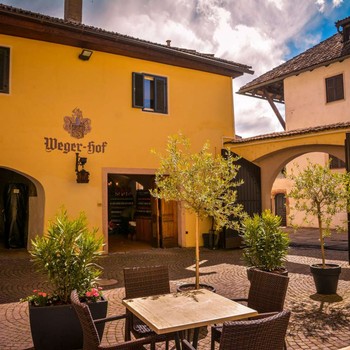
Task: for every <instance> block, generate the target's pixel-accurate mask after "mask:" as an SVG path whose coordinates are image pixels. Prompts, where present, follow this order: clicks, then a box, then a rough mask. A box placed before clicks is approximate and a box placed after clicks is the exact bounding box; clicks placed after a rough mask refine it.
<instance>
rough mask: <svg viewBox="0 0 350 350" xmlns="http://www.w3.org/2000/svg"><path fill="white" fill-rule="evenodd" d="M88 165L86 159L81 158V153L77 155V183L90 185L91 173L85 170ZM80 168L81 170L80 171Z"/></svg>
mask: <svg viewBox="0 0 350 350" xmlns="http://www.w3.org/2000/svg"><path fill="white" fill-rule="evenodd" d="M86 163H87V158H86V157H79V153H75V173H76V174H77V183H78V184H79V183H80V184H81V183H88V182H89V175H90V173H89V172H88V171H86V170H85V169H84V165H85V164H86ZM79 167H81V169H80V170H79Z"/></svg>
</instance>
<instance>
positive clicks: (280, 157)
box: [253, 144, 345, 209]
mask: <svg viewBox="0 0 350 350" xmlns="http://www.w3.org/2000/svg"><path fill="white" fill-rule="evenodd" d="M310 152H323V153H329V154H332V155H333V156H335V157H337V158H339V159H341V160H343V161H345V149H344V146H338V145H327V144H323V145H301V146H295V147H288V148H284V149H281V150H279V151H275V152H272V153H270V154H267V155H265V156H263V157H261V158H259V159H255V160H254V161H253V162H254V163H255V164H256V165H258V166H259V167H260V170H261V199H262V208H263V209H272V203H271V190H272V186H273V183H274V181H275V179H276V177H277V175H278V173H279V172H280V171H281V170H282V169H283V167H284V166H285V165H286V164H288V163H289V162H291V161H292V160H293V159H295V158H297V157H299V156H301V155H303V154H306V153H310Z"/></svg>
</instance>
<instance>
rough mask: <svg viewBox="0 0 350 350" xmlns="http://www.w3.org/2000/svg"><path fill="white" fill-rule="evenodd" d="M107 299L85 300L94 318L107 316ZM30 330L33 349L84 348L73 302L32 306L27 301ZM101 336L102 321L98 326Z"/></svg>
mask: <svg viewBox="0 0 350 350" xmlns="http://www.w3.org/2000/svg"><path fill="white" fill-rule="evenodd" d="M107 304H108V301H107V300H102V301H99V302H96V303H88V306H89V309H90V312H91V314H92V317H93V318H94V319H98V318H104V317H106V315H107ZM29 321H30V329H31V332H32V338H33V343H34V348H35V350H73V349H81V348H82V347H83V331H82V329H81V326H80V322H79V319H78V316H77V314H76V312H75V310H74V308H73V306H72V305H70V304H68V305H54V306H40V307H38V306H32V305H30V304H29ZM97 330H98V333H99V335H100V338H101V337H102V335H103V330H104V324H99V325H97Z"/></svg>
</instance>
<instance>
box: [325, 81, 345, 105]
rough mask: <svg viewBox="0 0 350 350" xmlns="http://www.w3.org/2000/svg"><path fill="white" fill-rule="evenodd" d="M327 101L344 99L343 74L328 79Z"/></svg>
mask: <svg viewBox="0 0 350 350" xmlns="http://www.w3.org/2000/svg"><path fill="white" fill-rule="evenodd" d="M326 94H327V103H328V102H333V101H338V100H342V99H344V86H343V74H339V75H336V76H334V77H331V78H327V79H326Z"/></svg>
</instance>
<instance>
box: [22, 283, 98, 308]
mask: <svg viewBox="0 0 350 350" xmlns="http://www.w3.org/2000/svg"><path fill="white" fill-rule="evenodd" d="M102 295H103V293H102V287H97V288H95V287H93V288H91V289H90V290H88V291H87V292H85V293H84V294H83V295H81V296H80V300H81V301H84V302H94V303H95V302H97V301H99V300H102ZM25 301H28V302H29V303H30V304H31V305H33V306H50V305H58V304H62V301H60V298H59V297H58V296H57V295H54V294H49V293H46V292H42V291H40V290H37V289H34V290H33V294H32V295H29V296H27V297H26V298H23V299H20V302H21V303H23V302H25Z"/></svg>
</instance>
